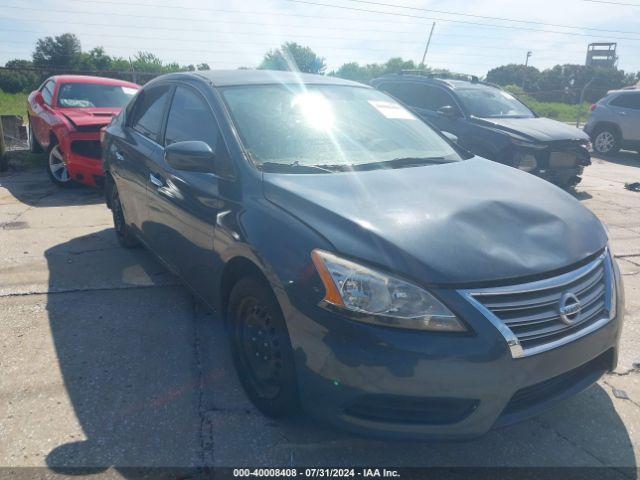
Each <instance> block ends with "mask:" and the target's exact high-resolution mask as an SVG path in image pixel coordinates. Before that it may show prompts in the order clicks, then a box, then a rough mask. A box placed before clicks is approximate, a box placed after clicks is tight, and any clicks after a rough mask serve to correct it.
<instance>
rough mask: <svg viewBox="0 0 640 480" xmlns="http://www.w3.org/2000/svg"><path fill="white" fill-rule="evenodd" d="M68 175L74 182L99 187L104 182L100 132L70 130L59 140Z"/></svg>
mask: <svg viewBox="0 0 640 480" xmlns="http://www.w3.org/2000/svg"><path fill="white" fill-rule="evenodd" d="M60 147H61V149H62V152H63V153H64V156H65V159H66V162H67V169H68V171H69V176H70V177H71V178H72V179H73V180H74V181H76V182H80V183H84V184H85V185H89V186H92V187H100V186H102V184H103V182H104V171H103V169H102V158H101V149H100V132H71V133H69V134H68V135H65V136H64V137H63V138H62V139H61V141H60Z"/></svg>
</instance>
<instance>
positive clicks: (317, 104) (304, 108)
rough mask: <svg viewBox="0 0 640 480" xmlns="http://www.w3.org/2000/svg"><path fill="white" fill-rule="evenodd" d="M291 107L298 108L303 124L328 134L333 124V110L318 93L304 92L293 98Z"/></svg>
mask: <svg viewBox="0 0 640 480" xmlns="http://www.w3.org/2000/svg"><path fill="white" fill-rule="evenodd" d="M291 106H292V107H294V108H298V109H299V110H300V113H302V117H303V118H304V120H305V122H306V123H307V124H308V125H309V126H310V127H311V128H313V129H315V130H320V131H323V132H329V131H331V130H332V129H333V126H334V124H335V117H334V115H333V109H332V108H331V104H330V103H329V102H328V101H327V99H326V98H325V97H324V95H322V94H321V93H318V92H304V93H301V94H298V95H296V96H295V97H293V100H292V101H291Z"/></svg>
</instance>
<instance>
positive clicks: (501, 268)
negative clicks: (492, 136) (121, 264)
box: [103, 70, 624, 439]
mask: <svg viewBox="0 0 640 480" xmlns="http://www.w3.org/2000/svg"><path fill="white" fill-rule="evenodd" d="M103 151H104V158H105V171H106V174H107V181H106V189H105V192H106V198H107V204H108V206H109V207H110V208H111V210H112V211H113V218H114V224H115V229H116V233H117V236H118V239H119V241H120V242H121V243H122V244H123V245H124V246H126V247H133V246H135V245H136V244H138V243H142V244H144V245H145V246H146V247H148V249H149V250H151V251H152V252H153V253H154V254H155V255H157V256H158V257H159V258H160V259H161V260H162V262H163V263H164V264H165V265H166V266H167V267H168V268H169V269H171V270H172V271H173V272H175V273H176V274H177V275H179V276H180V277H181V278H182V280H183V281H184V283H185V284H186V285H188V286H189V287H190V289H192V290H193V291H194V292H195V293H196V294H197V295H198V296H199V297H201V298H202V299H203V300H204V301H205V302H206V303H207V304H208V305H210V306H211V307H213V308H215V309H216V310H217V311H219V312H221V314H222V316H223V317H225V319H226V324H227V331H228V335H229V339H230V342H231V347H232V352H233V356H234V361H235V365H236V367H237V371H238V376H239V378H240V380H241V382H242V384H243V386H244V388H245V390H246V392H247V394H248V396H249V397H250V398H251V400H252V401H253V403H254V404H255V405H256V407H257V408H258V409H260V410H261V411H262V412H264V413H265V414H267V415H271V416H284V415H290V414H293V413H295V412H297V411H298V409H299V408H300V407H302V408H303V409H304V410H305V411H307V412H309V413H311V414H313V415H316V416H319V417H321V418H326V419H329V420H330V421H332V422H333V423H335V424H337V425H339V426H342V427H344V428H348V429H351V430H354V431H358V432H363V433H368V434H377V435H384V436H395V437H405V438H429V439H460V438H470V437H474V436H477V435H480V434H483V433H485V432H487V431H488V430H489V429H491V428H492V427H496V426H503V425H506V424H509V423H512V422H514V421H518V420H521V419H524V418H526V417H528V416H530V415H533V414H535V413H538V412H540V411H541V410H543V409H545V408H547V407H548V406H550V405H552V404H553V403H555V402H557V401H559V400H561V399H564V398H566V397H568V396H570V395H573V394H575V393H577V392H579V391H581V390H583V389H585V388H586V387H587V386H589V385H591V384H592V383H593V382H595V381H596V380H597V379H598V378H599V377H600V376H601V375H602V374H603V373H604V372H605V371H608V370H611V369H613V368H614V367H615V365H616V361H617V357H618V339H619V336H620V330H621V326H622V317H623V311H624V301H623V294H622V292H623V289H622V284H621V281H620V275H619V272H618V269H617V267H616V264H615V261H614V260H613V258H612V255H611V252H610V250H609V247H608V245H607V234H606V232H605V230H604V228H603V226H602V224H601V223H600V221H599V220H598V219H597V218H596V217H595V216H594V215H593V214H592V213H591V212H590V211H589V210H587V209H586V208H584V207H582V205H580V203H579V202H577V201H576V200H575V199H574V198H573V197H571V196H570V195H569V194H567V193H565V192H564V191H562V190H560V189H559V188H556V187H555V186H553V185H551V184H549V183H547V182H545V181H544V180H541V179H539V178H536V177H534V176H533V175H530V174H528V173H524V172H522V171H519V170H517V169H515V168H511V167H508V166H505V165H501V164H498V163H494V162H491V161H488V160H485V159H482V158H479V157H472V156H471V155H469V154H468V153H466V152H465V151H463V150H462V149H460V148H459V147H458V146H456V145H455V144H453V143H451V142H450V141H449V140H447V139H446V138H445V137H443V136H442V135H441V134H440V133H438V132H435V131H434V130H432V129H431V128H430V127H429V126H427V125H426V124H424V123H423V122H422V121H420V120H418V119H417V118H415V117H414V116H413V115H412V114H411V113H410V112H408V111H407V110H406V109H404V108H403V107H402V106H400V105H399V104H398V103H396V102H395V101H394V100H393V99H392V98H390V97H388V96H387V95H386V94H384V93H382V92H379V91H376V90H374V89H371V88H369V87H366V86H363V85H360V84H357V83H353V82H349V81H344V80H340V79H337V78H332V77H324V76H315V75H304V74H297V73H284V72H271V71H247V70H236V71H217V72H194V73H181V74H170V75H165V76H163V77H160V78H158V79H156V80H154V81H152V82H149V83H148V84H146V85H145V86H144V88H142V89H141V90H140V92H139V93H138V95H137V96H136V97H135V98H134V99H133V100H132V102H131V103H130V104H129V105H128V107H127V108H126V109H125V110H123V112H122V113H121V114H120V115H119V116H118V117H116V118H115V119H114V121H113V122H112V123H111V125H110V126H109V127H108V128H107V130H106V132H105V135H104V139H103Z"/></svg>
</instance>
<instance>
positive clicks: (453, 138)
mask: <svg viewBox="0 0 640 480" xmlns="http://www.w3.org/2000/svg"><path fill="white" fill-rule="evenodd" d="M442 135H444V136H445V137H447V138H448V139H449V141H450V142H452V143H455V144H457V143H458V136H457V135H454V134H453V133H451V132H445V131H443V132H442Z"/></svg>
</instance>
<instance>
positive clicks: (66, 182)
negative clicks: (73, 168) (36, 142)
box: [47, 145, 73, 188]
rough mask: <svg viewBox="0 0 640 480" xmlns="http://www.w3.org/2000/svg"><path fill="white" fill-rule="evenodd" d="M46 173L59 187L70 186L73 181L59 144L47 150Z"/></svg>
mask: <svg viewBox="0 0 640 480" xmlns="http://www.w3.org/2000/svg"><path fill="white" fill-rule="evenodd" d="M47 173H48V174H49V178H51V181H52V182H53V183H55V184H56V185H58V186H59V187H65V188H68V187H71V186H72V185H73V182H72V180H71V177H70V176H69V170H68V169H67V161H66V160H65V158H64V154H63V153H62V150H61V149H60V145H54V146H53V147H51V150H50V151H49V161H48V162H47Z"/></svg>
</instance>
